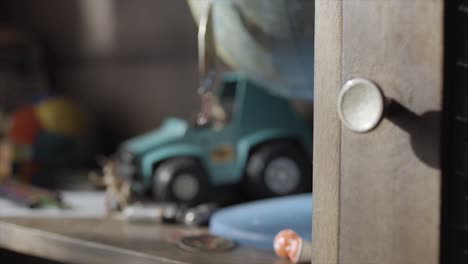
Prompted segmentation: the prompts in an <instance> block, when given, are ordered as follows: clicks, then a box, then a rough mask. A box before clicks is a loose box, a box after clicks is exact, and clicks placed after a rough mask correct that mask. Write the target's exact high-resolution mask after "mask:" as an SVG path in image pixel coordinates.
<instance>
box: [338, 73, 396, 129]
mask: <svg viewBox="0 0 468 264" xmlns="http://www.w3.org/2000/svg"><path fill="white" fill-rule="evenodd" d="M386 104H387V100H386V99H385V97H384V94H383V93H382V91H381V90H380V88H379V87H378V86H377V85H376V84H375V83H373V82H371V81H369V80H367V79H363V78H355V79H351V80H349V81H347V82H346V83H345V84H344V85H343V89H342V90H341V93H340V95H339V98H338V115H339V117H340V119H341V122H342V123H343V125H344V126H345V127H346V128H348V129H349V130H351V131H354V132H357V133H365V132H369V131H371V130H372V129H374V128H375V127H377V126H378V124H379V123H380V121H381V120H382V118H383V116H384V108H385V105H386Z"/></svg>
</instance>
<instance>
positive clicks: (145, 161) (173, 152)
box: [141, 144, 204, 188]
mask: <svg viewBox="0 0 468 264" xmlns="http://www.w3.org/2000/svg"><path fill="white" fill-rule="evenodd" d="M203 156H204V151H203V149H202V148H201V147H199V146H196V145H190V144H177V145H171V146H170V148H165V147H162V148H160V149H158V150H154V151H152V152H151V153H148V154H146V155H145V156H144V157H143V158H142V160H141V169H142V171H141V176H142V183H143V186H144V187H145V188H151V184H152V177H153V171H154V165H155V164H157V163H160V162H161V161H163V160H167V159H170V158H175V157H194V158H196V159H197V160H201V159H203ZM202 162H203V161H202ZM203 163H204V162H203Z"/></svg>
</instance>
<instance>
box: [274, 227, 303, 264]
mask: <svg viewBox="0 0 468 264" xmlns="http://www.w3.org/2000/svg"><path fill="white" fill-rule="evenodd" d="M273 247H274V249H275V252H276V255H278V256H280V257H283V258H288V259H289V260H290V261H291V262H292V263H306V262H307V263H310V261H311V259H312V244H311V243H310V242H308V241H304V240H303V239H302V238H301V237H300V236H299V235H298V234H296V232H294V231H292V230H291V229H286V230H283V231H281V232H279V233H278V234H277V235H276V237H275V241H274V243H273Z"/></svg>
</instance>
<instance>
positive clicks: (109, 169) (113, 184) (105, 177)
mask: <svg viewBox="0 0 468 264" xmlns="http://www.w3.org/2000/svg"><path fill="white" fill-rule="evenodd" d="M99 163H100V165H101V166H102V176H99V175H98V174H97V173H94V172H92V173H90V175H89V179H90V180H91V181H92V182H93V183H94V184H95V185H96V186H98V187H104V188H105V190H106V209H107V213H108V214H109V215H112V214H114V213H118V212H122V211H124V210H125V209H126V208H127V206H128V205H129V203H130V198H131V196H130V195H131V190H130V182H128V181H127V180H125V179H123V178H122V177H118V176H117V174H116V171H115V170H116V168H115V162H114V161H113V160H112V159H105V158H102V159H99ZM140 211H141V210H140ZM140 211H138V212H140ZM131 212H133V211H132V210H130V211H129V212H127V213H131Z"/></svg>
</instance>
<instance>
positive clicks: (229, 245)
mask: <svg viewBox="0 0 468 264" xmlns="http://www.w3.org/2000/svg"><path fill="white" fill-rule="evenodd" d="M177 244H178V245H179V247H181V248H183V249H185V250H188V251H192V252H199V251H207V252H223V251H228V250H231V249H233V248H234V247H235V243H234V241H232V240H230V239H227V238H224V237H220V236H214V235H210V234H201V235H189V236H184V237H182V238H181V239H180V240H179V242H178V243H177Z"/></svg>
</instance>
